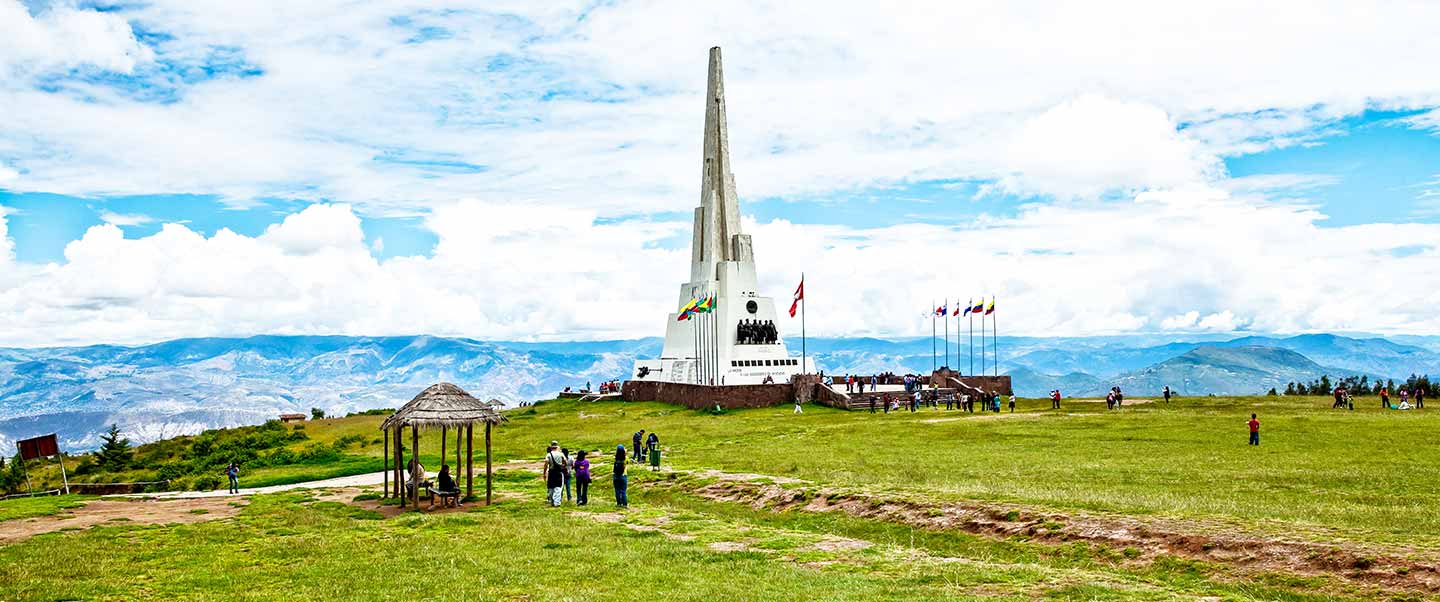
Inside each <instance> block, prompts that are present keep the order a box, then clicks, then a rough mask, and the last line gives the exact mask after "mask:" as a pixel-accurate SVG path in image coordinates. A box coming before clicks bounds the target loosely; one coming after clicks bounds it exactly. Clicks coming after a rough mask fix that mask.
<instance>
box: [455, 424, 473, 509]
mask: <svg viewBox="0 0 1440 602" xmlns="http://www.w3.org/2000/svg"><path fill="white" fill-rule="evenodd" d="M456 447H459V445H458V444H457V445H456ZM456 470H459V468H458V467H457V468H456ZM465 497H466V498H471V497H475V426H474V425H470V424H467V425H465Z"/></svg>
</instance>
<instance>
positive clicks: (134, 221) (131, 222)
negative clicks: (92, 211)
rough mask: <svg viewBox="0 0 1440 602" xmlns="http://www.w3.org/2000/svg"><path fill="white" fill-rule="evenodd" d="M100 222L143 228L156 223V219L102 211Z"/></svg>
mask: <svg viewBox="0 0 1440 602" xmlns="http://www.w3.org/2000/svg"><path fill="white" fill-rule="evenodd" d="M100 221H102V222H105V223H107V224H112V225H115V226H141V225H145V224H149V223H154V221H155V218H153V217H150V216H148V215H142V214H139V213H115V212H113V211H101V212H100Z"/></svg>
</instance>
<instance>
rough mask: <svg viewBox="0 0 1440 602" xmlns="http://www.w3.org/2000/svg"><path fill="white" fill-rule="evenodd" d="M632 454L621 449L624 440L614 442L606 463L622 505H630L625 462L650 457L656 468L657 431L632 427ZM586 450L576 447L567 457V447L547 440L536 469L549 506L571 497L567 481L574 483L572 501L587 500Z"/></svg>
mask: <svg viewBox="0 0 1440 602" xmlns="http://www.w3.org/2000/svg"><path fill="white" fill-rule="evenodd" d="M630 440H631V443H632V447H631V449H632V450H634V451H633V454H632V453H631V452H628V451H626V450H625V445H624V444H619V445H616V446H615V459H614V462H613V463H612V464H611V465H610V484H611V485H612V486H613V487H614V489H615V505H617V506H619V507H621V508H626V507H629V506H630V496H629V489H630V476H629V474H627V472H626V468H627V466H626V465H627V463H628V462H631V461H633V462H643V461H644V460H645V459H646V457H648V458H649V459H650V467H651V469H652V470H658V469H659V468H660V435H657V434H655V433H653V432H652V433H648V434H647V433H646V432H645V429H640V430H639V431H636V432H635V433H634V434H633V435H631V437H630ZM587 456H588V452H586V451H585V450H583V449H582V450H580V451H578V452H576V453H575V457H574V458H573V459H572V458H571V457H570V450H569V449H566V448H563V447H560V442H559V441H551V442H550V447H549V449H547V450H546V451H545V463H544V467H543V468H542V469H541V471H540V475H541V477H542V478H543V479H544V480H545V501H546V502H547V503H549V504H550V505H551V506H560V505H561V504H563V503H565V502H567V501H570V500H571V495H570V491H571V484H572V483H573V484H574V491H575V496H574V500H575V504H576V505H578V506H585V505H588V504H589V503H590V483H591V481H592V475H591V472H590V460H589V458H588V457H587Z"/></svg>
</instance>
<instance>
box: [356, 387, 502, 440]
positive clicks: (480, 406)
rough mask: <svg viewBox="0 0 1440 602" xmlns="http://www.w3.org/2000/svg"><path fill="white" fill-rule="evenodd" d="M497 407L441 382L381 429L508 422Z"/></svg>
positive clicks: (401, 409) (406, 405) (416, 398)
mask: <svg viewBox="0 0 1440 602" xmlns="http://www.w3.org/2000/svg"><path fill="white" fill-rule="evenodd" d="M495 404H496V402H494V401H489V402H486V401H480V400H479V399H475V398H474V397H472V396H471V395H470V394H469V393H466V392H465V390H464V389H461V388H460V387H457V386H455V385H453V384H450V383H438V384H434V385H430V387H429V388H427V389H425V390H424V391H421V392H420V394H419V395H416V396H415V398H414V399H411V400H410V403H407V404H405V405H404V406H402V407H401V408H400V409H399V410H396V411H395V413H394V414H392V415H390V417H389V418H386V419H385V422H383V423H381V425H380V430H389V429H391V428H394V427H395V426H415V427H419V428H438V427H445V426H453V427H460V426H465V425H469V424H499V423H502V422H505V416H504V415H502V414H501V413H500V410H499V406H498V405H495Z"/></svg>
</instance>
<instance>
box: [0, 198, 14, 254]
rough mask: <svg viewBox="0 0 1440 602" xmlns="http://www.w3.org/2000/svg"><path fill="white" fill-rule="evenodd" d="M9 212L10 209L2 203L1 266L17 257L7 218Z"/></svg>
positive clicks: (0, 227)
mask: <svg viewBox="0 0 1440 602" xmlns="http://www.w3.org/2000/svg"><path fill="white" fill-rule="evenodd" d="M7 213H9V211H8V210H6V209H5V207H4V206H3V205H0V267H4V266H6V265H7V264H9V263H10V262H11V261H13V260H14V259H15V243H14V242H13V241H11V240H10V225H9V223H8V221H7V220H6V219H5V215H6V214H7Z"/></svg>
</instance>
